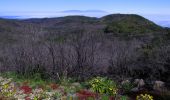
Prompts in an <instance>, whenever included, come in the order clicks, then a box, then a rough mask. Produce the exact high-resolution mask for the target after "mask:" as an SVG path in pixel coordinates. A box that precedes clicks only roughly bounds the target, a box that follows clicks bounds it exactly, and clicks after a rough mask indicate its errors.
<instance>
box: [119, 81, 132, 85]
mask: <svg viewBox="0 0 170 100" xmlns="http://www.w3.org/2000/svg"><path fill="white" fill-rule="evenodd" d="M126 83H130V81H129V80H124V81H122V82H121V84H122V85H123V84H126Z"/></svg>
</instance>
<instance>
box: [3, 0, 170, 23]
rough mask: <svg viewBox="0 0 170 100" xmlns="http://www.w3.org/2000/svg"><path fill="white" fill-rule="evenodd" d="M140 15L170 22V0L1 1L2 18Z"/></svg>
mask: <svg viewBox="0 0 170 100" xmlns="http://www.w3.org/2000/svg"><path fill="white" fill-rule="evenodd" d="M114 13H123V14H140V15H142V16H144V17H147V18H149V19H152V20H156V21H161V20H162V21H165V20H169V21H170V0H0V16H15V17H38V18H39V17H40V18H42V17H58V16H66V15H86V16H93V17H101V16H104V15H107V14H114Z"/></svg>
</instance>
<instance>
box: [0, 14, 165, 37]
mask: <svg viewBox="0 0 170 100" xmlns="http://www.w3.org/2000/svg"><path fill="white" fill-rule="evenodd" d="M4 20H5V21H4ZM30 23H31V24H33V25H35V27H39V26H40V25H41V26H43V28H44V29H45V30H48V31H52V32H54V33H55V32H56V31H65V32H66V33H69V32H70V30H78V29H79V28H81V27H83V28H85V30H86V31H88V30H89V29H90V28H91V29H92V30H94V31H100V32H104V33H113V34H116V35H122V34H123V35H124V34H125V35H128V34H131V35H132V34H135V35H137V34H148V33H162V32H165V30H164V28H163V27H161V26H159V25H157V24H155V23H154V22H152V21H150V20H148V19H146V18H144V17H142V16H140V15H135V14H111V15H107V16H104V17H101V18H96V17H87V16H65V17H57V18H32V19H24V20H8V19H1V20H0V31H2V30H8V29H13V28H15V27H16V26H19V27H18V28H20V26H21V28H22V25H27V24H30ZM12 25H14V26H13V27H12ZM4 26H6V27H10V28H8V29H7V28H6V27H4ZM10 31H12V30H10Z"/></svg>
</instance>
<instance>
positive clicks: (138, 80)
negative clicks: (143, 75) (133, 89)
mask: <svg viewBox="0 0 170 100" xmlns="http://www.w3.org/2000/svg"><path fill="white" fill-rule="evenodd" d="M134 84H136V85H137V87H138V88H141V87H143V86H144V85H145V82H144V80H143V79H135V81H134Z"/></svg>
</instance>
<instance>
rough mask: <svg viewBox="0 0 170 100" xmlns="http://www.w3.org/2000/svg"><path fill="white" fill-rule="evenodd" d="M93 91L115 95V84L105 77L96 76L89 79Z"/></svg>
mask: <svg viewBox="0 0 170 100" xmlns="http://www.w3.org/2000/svg"><path fill="white" fill-rule="evenodd" d="M89 83H90V85H91V88H92V90H93V91H95V92H97V93H100V94H108V95H116V94H117V90H118V89H117V85H116V83H115V82H114V81H112V80H109V79H107V78H102V77H96V78H94V79H92V80H90V81H89Z"/></svg>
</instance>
